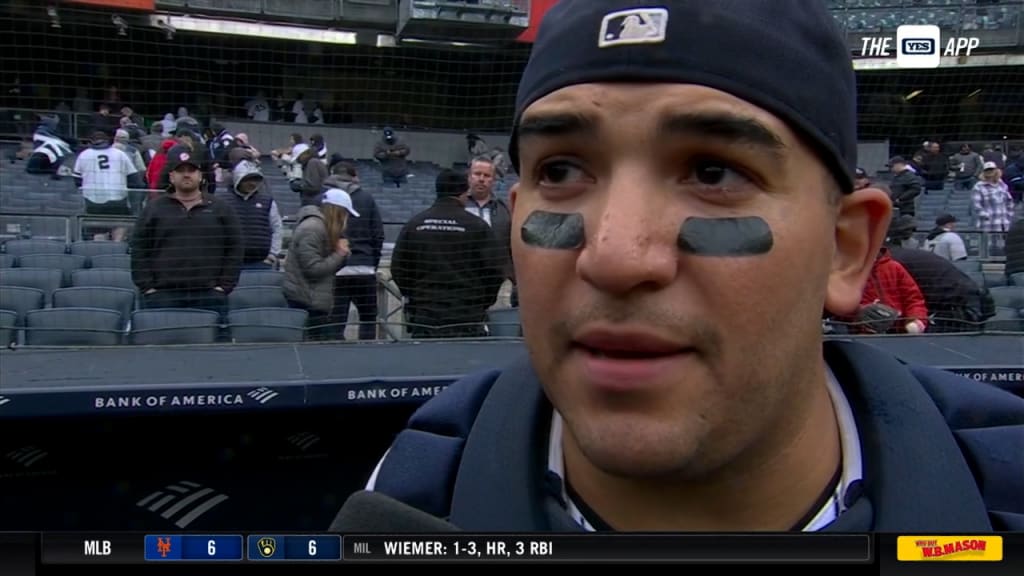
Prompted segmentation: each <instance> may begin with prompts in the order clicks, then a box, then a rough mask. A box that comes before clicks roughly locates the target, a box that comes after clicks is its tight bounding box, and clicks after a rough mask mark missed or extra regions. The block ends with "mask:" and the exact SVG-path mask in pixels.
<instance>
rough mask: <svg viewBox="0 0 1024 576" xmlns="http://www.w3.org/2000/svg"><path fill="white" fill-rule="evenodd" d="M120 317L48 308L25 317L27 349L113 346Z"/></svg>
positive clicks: (110, 313) (110, 312) (112, 312)
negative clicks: (28, 347) (35, 347)
mask: <svg viewBox="0 0 1024 576" xmlns="http://www.w3.org/2000/svg"><path fill="white" fill-rule="evenodd" d="M120 342H121V313H120V312H117V311H115V310H106V309H103V308H47V309H45V310H32V311H31V312H29V313H28V314H26V315H25V344H26V345H29V346H116V345H118V344H120Z"/></svg>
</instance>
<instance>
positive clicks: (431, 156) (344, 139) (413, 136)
mask: <svg viewBox="0 0 1024 576" xmlns="http://www.w3.org/2000/svg"><path fill="white" fill-rule="evenodd" d="M223 124H224V127H225V128H227V129H228V130H230V131H231V132H233V133H238V132H245V133H246V134H248V135H249V142H250V143H251V144H252V145H253V146H255V147H256V148H257V149H258V150H260V151H261V152H263V153H265V154H266V153H269V152H270V151H271V150H273V149H275V148H284V147H286V146H287V145H288V137H289V136H291V135H292V134H293V133H295V132H298V133H299V134H302V136H303V137H304V138H305V139H306V140H307V141H308V140H309V137H310V135H312V134H316V133H319V134H322V135H323V137H324V142H325V143H326V144H327V150H328V152H330V153H332V154H333V153H335V152H338V153H340V154H341V155H343V156H344V157H345V158H373V147H374V145H375V144H377V142H378V141H379V140H380V139H381V130H382V129H383V126H382V127H380V128H362V127H359V128H356V127H343V126H327V125H323V124H293V123H267V122H240V121H236V120H225V121H223ZM395 131H396V132H397V133H398V135H399V137H401V138H402V140H404V141H405V143H406V144H408V145H409V147H410V148H411V152H410V154H409V160H412V161H417V162H433V163H434V164H437V165H439V166H445V167H448V166H451V165H452V164H453V163H455V162H466V161H467V160H468V159H469V152H468V151H467V149H466V133H463V132H423V131H418V130H402V129H400V128H398V127H395ZM478 134H479V135H480V136H481V137H483V138H484V139H485V140H486V141H487V143H488V144H490V145H491V146H498V147H500V148H503V149H504V148H506V147H507V146H508V135H507V134H485V133H478Z"/></svg>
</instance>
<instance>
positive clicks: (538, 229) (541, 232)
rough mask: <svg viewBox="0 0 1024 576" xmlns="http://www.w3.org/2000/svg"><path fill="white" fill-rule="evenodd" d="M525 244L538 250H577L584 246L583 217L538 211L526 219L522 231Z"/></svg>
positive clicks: (574, 214) (576, 214)
mask: <svg viewBox="0 0 1024 576" xmlns="http://www.w3.org/2000/svg"><path fill="white" fill-rule="evenodd" d="M520 234H521V237H522V239H523V242H525V243H526V244H528V245H530V246H536V247H537V248H548V249H551V250H576V249H577V248H580V247H582V246H583V242H584V241H585V240H586V234H584V232H583V215H582V214H579V213H578V212H573V213H570V214H562V213H559V212H545V211H543V210H536V211H534V212H532V213H531V214H530V215H529V216H527V217H526V222H523V227H522V228H521V230H520Z"/></svg>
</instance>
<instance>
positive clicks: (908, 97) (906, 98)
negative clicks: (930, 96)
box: [903, 90, 924, 102]
mask: <svg viewBox="0 0 1024 576" xmlns="http://www.w3.org/2000/svg"><path fill="white" fill-rule="evenodd" d="M921 94H924V90H914V91H913V92H911V93H910V94H907V95H906V96H904V97H903V100H904V101H906V102H910V101H911V100H913V99H914V98H917V97H918V96H920V95H921Z"/></svg>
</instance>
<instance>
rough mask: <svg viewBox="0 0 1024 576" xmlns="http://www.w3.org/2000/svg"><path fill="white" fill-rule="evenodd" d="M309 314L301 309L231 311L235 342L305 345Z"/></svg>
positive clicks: (230, 316) (230, 322) (229, 322)
mask: <svg viewBox="0 0 1024 576" xmlns="http://www.w3.org/2000/svg"><path fill="white" fill-rule="evenodd" d="M308 315H309V313H308V312H306V311H305V310H301V309H298V308H247V309H244V310H232V311H230V312H228V329H229V331H230V332H231V339H232V340H233V341H235V342H302V340H303V338H304V336H305V327H306V319H307V318H308Z"/></svg>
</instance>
